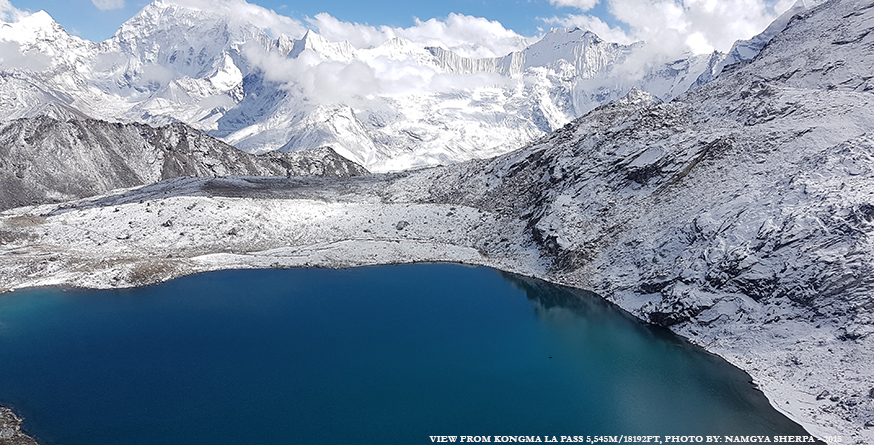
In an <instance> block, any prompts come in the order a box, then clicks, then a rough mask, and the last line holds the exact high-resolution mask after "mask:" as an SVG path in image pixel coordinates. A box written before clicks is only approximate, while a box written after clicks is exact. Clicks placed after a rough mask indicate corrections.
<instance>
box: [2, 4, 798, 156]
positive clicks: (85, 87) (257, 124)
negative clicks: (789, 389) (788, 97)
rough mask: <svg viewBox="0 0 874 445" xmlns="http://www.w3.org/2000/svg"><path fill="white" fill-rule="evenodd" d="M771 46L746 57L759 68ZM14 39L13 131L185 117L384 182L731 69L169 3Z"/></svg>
mask: <svg viewBox="0 0 874 445" xmlns="http://www.w3.org/2000/svg"><path fill="white" fill-rule="evenodd" d="M796 12H797V11H796ZM784 21H788V18H787V19H786V20H784ZM783 26H785V23H783V22H780V23H778V24H775V25H774V26H773V27H772V28H774V29H773V30H771V29H770V28H769V31H768V34H767V35H764V34H763V36H762V37H760V38H759V40H761V42H759V41H758V40H757V42H759V43H761V44H764V43H763V42H765V41H766V40H767V39H769V38H770V36H771V35H773V33H775V32H777V31H779V30H780V29H782V27H783ZM759 43H756V44H755V45H747V46H745V47H744V48H746V49H747V50H745V51H741V50H737V51H734V52H732V53H731V54H732V56H731V58H730V60H731V61H735V62H736V61H738V60H745V59H749V58H750V57H752V56H753V55H755V52H757V49H756V48H760V47H761V44H759ZM0 44H2V45H5V46H6V51H4V53H7V54H15V53H16V52H17V54H19V55H20V56H16V57H7V59H4V60H2V61H0V119H2V120H9V119H15V118H20V117H34V116H37V115H41V114H44V113H45V112H46V107H57V106H61V105H62V106H64V107H65V109H70V110H77V111H78V112H80V113H82V114H85V115H88V116H91V117H94V118H97V119H102V120H108V121H121V122H142V123H148V124H152V125H163V124H167V123H171V122H184V123H187V124H189V125H191V126H192V127H194V128H197V129H199V130H201V131H204V132H207V133H208V134H211V135H213V136H216V137H219V138H221V139H223V140H224V141H226V142H228V143H230V144H232V145H234V146H236V147H237V148H240V149H242V150H244V151H247V152H251V153H263V152H267V151H273V150H282V151H298V150H305V149H311V148H316V147H320V146H324V145H330V146H332V147H333V148H334V149H335V150H336V151H337V152H338V153H340V154H341V155H343V156H345V157H346V158H348V159H350V160H353V161H355V162H357V163H360V164H362V165H365V166H366V167H368V168H369V169H371V170H374V171H386V170H400V169H406V168H410V167H418V166H425V165H433V164H446V163H453V162H459V161H463V160H467V159H471V158H485V157H489V156H494V155H496V154H500V153H505V152H507V151H509V150H512V149H515V148H517V147H519V146H521V145H523V144H524V143H527V142H528V141H530V140H533V139H535V138H537V137H540V136H543V135H545V134H548V133H549V132H551V131H553V130H555V129H557V128H561V127H562V126H563V125H565V124H567V123H568V122H570V121H571V120H572V119H574V118H576V117H578V116H580V115H582V114H584V113H586V112H588V111H590V110H591V109H593V108H595V107H596V106H598V105H601V104H604V103H607V102H610V101H612V100H615V99H618V98H621V97H623V96H624V95H625V94H626V93H628V91H630V90H631V89H632V88H635V87H636V88H638V89H640V90H642V91H646V92H648V93H650V94H652V95H654V96H656V97H658V98H659V99H661V100H664V101H667V100H670V99H672V98H673V97H676V96H677V95H678V94H681V93H682V92H684V91H686V90H687V89H688V88H689V87H690V86H691V85H693V84H694V83H695V82H696V81H699V79H700V82H699V83H703V82H704V81H707V80H710V79H712V78H713V77H714V76H715V75H716V74H718V72H719V71H720V70H721V69H722V67H723V66H724V60H729V59H725V55H723V54H719V53H714V54H711V55H698V56H695V55H691V54H687V55H684V56H682V57H679V58H671V59H667V58H665V57H663V56H662V57H655V56H651V55H650V53H649V52H648V50H647V49H646V46H645V45H644V44H643V43H637V44H633V45H619V44H616V43H609V42H605V41H603V40H602V39H600V38H599V37H598V36H596V35H595V34H593V33H591V32H588V31H583V30H580V29H559V30H553V31H550V32H549V33H547V34H546V35H544V36H543V38H542V39H541V40H539V41H538V42H536V43H534V44H532V45H530V46H529V47H527V48H525V49H523V50H520V51H517V52H513V53H511V54H508V55H506V56H503V57H498V58H485V59H471V58H465V57H462V56H460V55H458V54H456V53H454V52H453V51H451V50H450V49H446V48H439V47H425V46H421V45H417V44H415V43H414V42H411V41H408V40H404V39H400V38H396V39H392V40H390V41H387V42H385V43H383V44H382V45H379V46H377V47H372V48H355V47H353V46H352V45H351V44H349V43H348V42H330V41H328V40H326V39H324V38H323V37H321V36H319V35H318V34H317V33H315V32H313V31H307V32H306V33H305V34H303V35H301V36H289V35H285V34H280V35H277V36H272V35H271V32H270V30H267V29H265V28H264V27H263V26H260V25H259V24H256V23H250V22H247V21H245V20H243V19H241V18H239V17H235V16H233V15H231V14H229V13H227V12H222V11H204V10H195V9H190V8H186V7H183V6H178V5H175V4H172V3H170V2H165V1H162V0H158V1H155V2H154V3H152V4H149V5H148V6H146V7H145V8H144V9H143V10H142V11H140V12H139V13H138V14H137V15H136V16H134V17H133V18H131V19H130V20H129V21H127V22H126V23H125V24H123V25H122V27H121V28H120V29H119V30H118V31H117V32H116V34H115V35H114V36H113V37H112V38H110V39H109V40H107V41H105V42H100V43H94V42H89V41H85V40H82V39H80V38H78V37H75V36H71V35H69V34H68V33H66V32H65V31H64V30H63V28H62V27H60V26H59V25H58V24H57V23H55V22H54V21H53V20H52V18H51V17H50V16H49V15H48V14H46V13H45V12H38V13H34V14H30V15H26V16H24V17H22V18H20V19H19V20H18V21H16V22H14V23H3V24H2V26H0ZM10 48H11V49H13V50H16V51H10V50H9V49H10ZM749 48H753V50H749Z"/></svg>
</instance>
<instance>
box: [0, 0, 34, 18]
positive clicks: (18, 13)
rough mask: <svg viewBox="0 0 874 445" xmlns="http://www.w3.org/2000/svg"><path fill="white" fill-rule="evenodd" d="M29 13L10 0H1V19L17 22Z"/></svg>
mask: <svg viewBox="0 0 874 445" xmlns="http://www.w3.org/2000/svg"><path fill="white" fill-rule="evenodd" d="M25 16H27V14H26V13H25V12H24V11H22V10H20V9H16V8H15V7H14V6H12V3H9V0H0V21H2V22H5V23H15V22H17V21H18V20H19V19H21V18H22V17H25Z"/></svg>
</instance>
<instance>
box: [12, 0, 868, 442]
mask: <svg viewBox="0 0 874 445" xmlns="http://www.w3.org/2000/svg"><path fill="white" fill-rule="evenodd" d="M871 23H874V3H871V1H870V0H832V1H829V2H826V3H824V4H822V5H820V6H818V7H815V8H813V9H811V10H808V11H805V12H803V13H802V14H800V15H798V16H795V17H794V18H793V19H792V20H790V21H789V22H788V23H787V26H786V28H785V30H784V31H783V32H781V33H779V34H777V35H776V36H775V37H774V38H773V39H772V40H771V41H770V43H769V44H768V45H766V46H764V48H763V49H762V51H761V53H759V54H758V56H756V58H754V59H753V60H752V61H750V62H748V63H743V64H736V65H733V66H729V67H726V69H725V70H724V72H723V73H722V75H720V76H719V77H718V78H717V79H716V80H715V81H713V82H710V83H708V84H706V85H703V86H701V87H699V88H696V89H694V90H691V91H690V92H688V93H686V94H684V95H682V96H680V97H678V98H676V99H674V100H672V101H670V102H662V101H660V100H657V99H656V98H654V97H652V95H649V94H647V93H645V92H641V91H637V90H634V91H632V92H631V93H630V94H629V95H628V96H627V97H626V98H625V99H623V100H621V101H617V102H615V103H613V104H610V105H606V106H602V107H599V108H597V109H595V110H594V111H592V112H590V113H588V114H587V115H585V116H584V117H582V118H580V119H578V120H575V121H573V122H572V123H570V124H568V125H566V126H564V127H563V128H562V129H560V130H559V131H556V132H555V133H553V134H551V135H550V136H548V137H546V138H543V139H540V140H538V141H536V142H535V143H532V144H531V145H529V146H527V147H525V148H523V149H521V150H518V151H514V152H511V153H508V154H506V155H502V156H500V157H497V158H494V159H489V160H475V161H470V162H466V163H462V164H456V165H452V166H448V167H442V168H434V169H427V170H421V171H415V172H408V173H404V174H393V175H370V176H365V177H362V178H348V179H339V180H330V181H329V180H325V179H316V178H254V177H245V178H239V177H238V178H214V179H175V180H169V181H164V182H161V183H158V184H155V185H151V186H147V187H144V188H141V189H136V190H130V191H126V192H124V193H117V194H112V195H107V196H102V197H99V198H94V199H89V200H84V201H78V202H71V203H66V204H63V205H45V206H38V207H22V208H17V209H14V210H10V211H7V212H5V213H4V214H2V217H0V221H2V222H0V243H2V246H0V271H2V273H0V289H14V288H18V287H23V286H34V285H46V284H58V283H72V284H77V285H83V286H93V287H113V286H130V285H138V284H144V283H150V282H155V281H159V280H166V279H170V278H173V277H176V276H180V275H182V274H186V273H192V272H197V271H203V270H213V269H219V268H229V267H280V266H312V265H320V266H332V267H337V266H354V265H365V264H380V263H391V262H408V261H459V262H464V263H469V264H484V265H489V266H492V267H496V268H499V269H502V270H507V271H512V272H517V273H522V274H527V275H532V276H537V277H541V278H545V279H548V280H551V281H554V282H558V283H563V284H569V285H573V286H576V287H581V288H585V289H590V290H594V291H596V292H598V293H599V294H601V295H602V296H604V297H605V298H607V299H609V300H611V301H614V302H616V303H617V304H618V305H620V306H621V307H623V308H625V309H627V310H628V311H630V312H632V313H633V314H635V315H637V316H638V317H640V318H642V319H644V320H648V321H651V322H654V323H658V324H662V325H665V326H669V327H671V329H673V330H674V331H675V332H678V333H680V334H682V335H684V336H686V337H688V338H689V339H690V340H692V341H694V342H696V343H698V344H701V345H703V346H705V347H706V348H707V349H708V350H710V351H713V352H715V353H717V354H720V355H722V356H723V357H725V358H726V359H728V360H729V361H731V362H732V363H734V364H735V365H737V366H739V367H740V368H742V369H744V370H746V371H747V372H749V373H750V374H751V375H752V377H753V378H754V380H755V382H756V383H757V384H758V385H759V386H760V387H761V388H762V390H763V391H764V392H765V394H766V395H768V397H769V398H770V400H771V401H772V403H773V404H774V406H775V407H776V408H778V409H780V410H782V411H783V412H785V413H787V415H789V416H790V417H792V418H793V419H795V420H796V421H798V422H800V423H802V424H803V425H804V426H805V427H806V428H807V429H808V431H810V432H811V433H813V434H815V435H817V436H818V437H820V438H826V437H840V438H841V439H840V440H841V442H842V443H857V444H865V443H871V442H872V441H874V367H872V366H871V363H874V336H872V335H871V334H872V332H874V273H872V272H874V271H872V270H871V269H872V264H874V246H872V244H871V242H872V241H871V239H872V238H871V237H872V231H874V210H872V209H874V202H872V199H874V198H872V197H874V156H872V151H874V139H872V135H871V132H872V131H874V95H872V94H871V87H870V86H869V82H870V79H871V76H870V73H871V72H872V68H874V66H872V65H874V50H872V48H874V33H871V32H870V28H871V25H870V24H871Z"/></svg>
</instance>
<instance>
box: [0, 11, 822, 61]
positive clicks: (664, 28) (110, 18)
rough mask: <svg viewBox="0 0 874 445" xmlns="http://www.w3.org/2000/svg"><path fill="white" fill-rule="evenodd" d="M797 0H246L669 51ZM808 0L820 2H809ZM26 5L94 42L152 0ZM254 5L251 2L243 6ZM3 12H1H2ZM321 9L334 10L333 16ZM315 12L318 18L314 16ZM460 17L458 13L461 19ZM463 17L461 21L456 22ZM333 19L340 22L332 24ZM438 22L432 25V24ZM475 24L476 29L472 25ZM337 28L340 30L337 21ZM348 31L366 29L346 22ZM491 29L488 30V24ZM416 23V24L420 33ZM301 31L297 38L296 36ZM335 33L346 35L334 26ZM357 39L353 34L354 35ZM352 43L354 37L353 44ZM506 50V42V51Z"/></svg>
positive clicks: (753, 30) (355, 19)
mask: <svg viewBox="0 0 874 445" xmlns="http://www.w3.org/2000/svg"><path fill="white" fill-rule="evenodd" d="M167 1H170V2H174V3H177V2H181V3H189V4H198V5H210V6H206V7H212V6H211V5H215V4H218V3H227V4H233V5H234V6H233V8H230V9H235V10H238V9H239V7H240V5H241V4H242V5H244V6H245V3H246V2H247V0H167ZM795 1H796V0H443V1H434V0H429V1H407V0H380V1H374V0H357V1H350V0H320V1H306V2H302V1H290V0H248V3H251V4H255V5H258V6H260V7H263V8H266V9H269V10H273V11H275V12H276V13H278V14H280V15H282V16H287V17H290V18H292V19H294V20H295V21H296V22H299V23H300V24H301V25H302V26H304V27H308V28H315V29H317V30H320V32H321V30H322V28H321V27H320V26H322V25H325V24H326V23H328V22H339V23H346V22H348V23H349V24H351V23H358V24H368V25H371V27H377V28H379V27H383V26H386V27H390V28H394V29H401V28H403V29H407V30H411V29H413V28H417V27H419V26H420V25H421V22H417V21H416V19H419V20H420V21H428V20H429V19H436V20H437V22H439V23H438V24H446V26H445V32H446V35H447V36H448V37H449V38H452V39H455V40H457V39H458V38H460V37H462V36H463V35H464V34H465V33H466V32H468V31H475V32H471V35H472V36H473V37H472V38H474V39H480V41H479V42H471V43H472V44H473V45H480V46H490V45H488V44H487V42H486V41H487V40H489V39H490V38H491V37H489V36H490V35H492V34H490V33H494V31H495V29H494V27H493V26H486V25H487V23H486V22H485V21H482V20H481V21H475V20H471V19H472V18H473V17H483V18H485V19H487V20H489V21H496V22H500V26H501V27H502V29H500V30H498V31H499V32H498V34H494V35H504V36H506V33H504V29H506V30H509V31H508V32H509V33H511V34H517V35H519V36H522V37H527V38H536V37H537V36H539V35H541V34H542V33H543V32H545V31H548V30H549V29H550V28H552V27H568V28H569V27H580V28H583V29H588V30H591V31H594V32H595V33H596V34H598V35H599V36H601V37H602V38H604V39H605V40H608V41H612V42H618V43H631V42H633V41H638V40H645V41H647V42H649V43H652V44H654V45H655V46H656V47H657V48H656V49H657V50H661V51H665V52H666V53H678V52H682V51H692V52H695V53H707V52H711V51H713V50H714V49H718V50H721V51H727V50H728V49H730V47H731V44H732V43H733V42H734V41H735V40H737V39H747V38H750V37H752V36H753V35H755V34H757V33H759V32H761V31H762V30H763V29H764V28H765V27H766V26H767V25H768V24H769V23H770V22H771V21H772V20H773V19H774V18H776V17H777V15H779V13H781V12H783V11H785V10H787V9H788V8H789V7H790V6H791V5H792V3H794V2H795ZM805 1H807V2H808V3H810V2H811V1H816V0H805ZM10 2H11V6H12V7H14V8H16V9H19V10H24V11H29V12H35V11H38V10H45V11H47V12H48V13H49V14H50V15H51V16H52V17H53V18H54V19H55V20H56V21H57V22H58V23H60V24H61V25H62V26H64V28H65V29H66V30H67V31H68V32H70V33H71V34H75V35H78V36H80V37H82V38H85V39H88V40H92V41H103V40H105V39H108V38H109V37H111V36H112V34H113V33H114V32H115V31H116V30H117V29H118V27H119V26H120V25H121V24H122V23H123V22H124V21H126V20H127V19H129V18H130V17H132V16H133V15H134V14H136V13H137V12H138V11H139V10H140V9H142V8H143V7H144V6H146V5H147V4H148V3H149V1H147V0H0V9H2V8H3V4H4V3H5V4H6V5H7V6H8V5H9V4H10ZM245 8H249V9H251V8H250V6H245ZM0 12H2V11H0ZM320 13H327V14H330V17H329V18H330V20H327V21H326V16H324V15H321V16H320V15H319V14H320ZM453 13H454V14H461V15H463V16H464V17H465V19H466V21H465V23H462V24H460V25H459V24H458V23H456V25H458V26H450V25H451V24H450V23H449V22H451V20H450V17H451V14H453ZM316 17H321V18H320V19H318V20H317V19H316ZM456 19H457V17H456ZM456 22H459V20H456ZM335 24H336V23H335ZM432 25H433V23H432ZM476 27H478V28H479V29H477V30H473V28H476ZM334 28H335V31H336V30H337V29H338V28H337V26H335V27H334ZM341 28H343V29H344V30H346V31H349V32H352V31H354V32H356V33H358V34H360V33H361V32H370V31H373V29H371V30H369V31H368V30H364V31H362V29H361V27H358V28H356V29H354V30H353V29H352V27H349V26H345V27H341ZM487 28H488V29H487ZM417 29H418V28H417ZM417 29H414V31H416V30H417ZM292 37H299V36H292ZM332 37H333V38H335V39H343V38H344V36H343V35H342V33H340V34H338V33H337V32H334V33H333V35H332ZM349 40H350V41H352V38H350V39H349ZM353 43H354V42H353ZM503 49H504V48H503V47H502V48H501V50H503Z"/></svg>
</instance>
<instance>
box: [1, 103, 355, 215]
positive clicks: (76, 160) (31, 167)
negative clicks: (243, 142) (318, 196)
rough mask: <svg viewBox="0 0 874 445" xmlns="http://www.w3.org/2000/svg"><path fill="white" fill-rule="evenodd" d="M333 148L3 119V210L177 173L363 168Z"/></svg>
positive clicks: (140, 127)
mask: <svg viewBox="0 0 874 445" xmlns="http://www.w3.org/2000/svg"><path fill="white" fill-rule="evenodd" d="M366 172H367V171H366V170H365V169H364V168H363V167H361V166H360V165H358V164H355V163H353V162H351V161H348V160H346V159H345V158H343V157H341V156H339V155H337V154H336V152H334V151H333V150H332V149H330V148H321V149H319V150H316V151H310V152H306V153H295V154H291V153H267V154H263V155H257V156H256V155H251V154H248V153H245V152H242V151H240V150H237V149H236V148H234V147H231V146H229V145H227V144H225V143H224V142H221V141H219V140H217V139H215V138H212V137H209V136H206V135H204V134H203V133H201V132H199V131H197V130H194V129H192V128H190V127H188V126H187V125H185V124H172V125H167V126H164V127H159V128H154V127H150V126H148V125H145V124H117V123H108V122H104V121H97V120H93V119H86V120H68V121H59V120H55V119H52V118H49V117H38V118H32V119H19V120H15V121H11V122H7V123H4V124H0V185H2V188H3V190H4V193H3V194H2V196H0V209H8V208H12V207H17V206H21V205H32V204H39V203H45V202H60V201H66V200H70V199H75V198H82V197H86V196H92V195H96V194H99V193H104V192H107V191H109V190H113V189H117V188H127V187H135V186H141V185H146V184H151V183H154V182H158V181H161V180H164V179H169V178H176V177H181V176H201V177H215V176H229V175H257V176H299V175H320V176H332V177H346V176H354V175H360V174H365V173H366Z"/></svg>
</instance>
